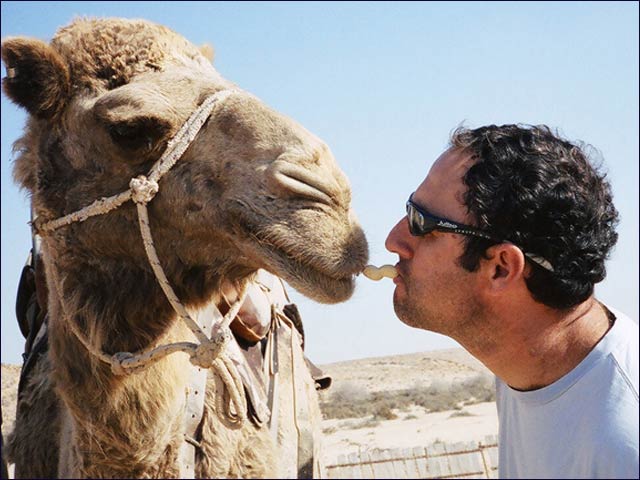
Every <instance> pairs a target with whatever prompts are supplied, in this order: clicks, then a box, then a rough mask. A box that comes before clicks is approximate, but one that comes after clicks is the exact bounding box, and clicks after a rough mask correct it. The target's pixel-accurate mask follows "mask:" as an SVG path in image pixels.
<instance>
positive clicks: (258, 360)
mask: <svg viewBox="0 0 640 480" xmlns="http://www.w3.org/2000/svg"><path fill="white" fill-rule="evenodd" d="M237 297H238V292H237V290H236V289H235V287H234V286H232V285H231V284H225V285H224V286H223V299H224V300H223V301H222V303H221V304H220V305H218V309H219V310H220V312H221V313H222V314H223V315H224V314H226V313H227V312H228V310H229V308H230V305H231V304H232V303H233V302H234V301H235V300H236V299H237ZM46 298H47V285H46V279H45V276H44V268H43V265H42V258H41V257H40V255H39V254H37V253H36V254H35V255H34V254H33V252H31V253H30V254H29V257H28V259H27V262H26V264H25V266H24V268H23V269H22V274H21V276H20V281H19V284H18V292H17V296H16V317H17V319H18V325H19V327H20V331H21V333H22V335H23V336H24V338H25V348H24V353H23V354H22V357H23V365H22V370H21V372H20V381H19V384H18V397H20V396H21V394H22V392H23V391H24V385H25V384H26V380H27V379H28V378H29V375H30V373H31V371H32V370H33V367H34V366H35V365H36V363H37V362H38V359H39V357H40V356H41V355H42V354H44V353H46V351H47V350H48V335H47V320H48V316H47V303H46ZM283 325H284V327H286V326H289V327H290V328H295V329H296V331H297V332H298V333H299V335H300V337H301V345H302V348H304V329H303V326H302V318H301V316H300V312H299V311H298V308H297V306H296V305H295V304H294V303H291V301H290V300H289V296H288V294H287V292H286V290H285V287H284V284H283V282H282V281H281V280H280V279H279V278H278V277H276V276H274V275H272V274H270V273H269V272H267V271H265V270H259V271H258V274H257V276H256V278H255V279H254V281H253V282H252V283H251V285H249V286H248V291H247V295H246V298H245V301H244V302H243V304H242V306H241V308H240V310H239V312H238V314H237V315H236V317H235V319H234V320H233V321H232V323H231V325H230V328H231V331H232V332H233V335H234V337H235V339H236V344H237V345H235V344H233V342H232V344H231V356H232V358H233V357H234V352H235V361H236V363H237V364H239V365H244V366H245V367H246V365H248V366H249V367H250V372H249V373H248V372H247V369H246V368H243V371H244V374H242V375H241V376H242V379H243V384H244V387H245V391H246V392H247V393H248V395H247V400H248V402H247V404H248V407H247V408H248V412H247V414H248V417H249V418H250V419H251V420H252V421H253V422H254V423H255V424H256V425H261V424H263V423H264V422H265V421H267V420H269V419H270V416H271V412H270V410H272V408H271V407H272V402H271V401H270V400H269V398H268V392H269V389H270V387H269V385H268V383H269V382H268V375H265V372H268V371H269V369H270V368H271V369H272V367H273V365H272V363H273V362H272V358H273V356H274V355H275V356H276V357H277V352H274V351H273V345H277V342H273V341H272V337H273V333H274V332H276V331H277V328H279V327H278V326H280V328H283ZM239 354H242V356H243V358H240V357H239V356H238V355H239ZM268 355H271V357H272V358H269V357H268ZM305 361H306V365H307V367H308V369H309V371H310V373H311V376H312V378H313V379H314V381H315V384H316V389H318V390H321V389H326V388H329V386H330V385H331V377H329V376H327V375H324V373H323V372H322V370H320V369H319V368H318V367H317V366H315V365H314V364H313V363H312V362H311V361H310V360H309V359H308V358H307V357H306V356H305ZM241 373H242V372H241Z"/></svg>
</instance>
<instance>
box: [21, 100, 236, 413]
mask: <svg viewBox="0 0 640 480" xmlns="http://www.w3.org/2000/svg"><path fill="white" fill-rule="evenodd" d="M236 92H238V91H237V90H222V91H219V92H217V93H215V94H213V95H211V96H210V97H209V98H207V99H206V100H205V101H204V102H203V103H202V105H200V107H198V109H197V110H196V111H195V112H194V113H193V114H192V115H191V116H190V117H189V119H187V121H186V122H185V123H184V125H183V126H182V127H181V128H180V130H179V131H178V133H177V134H176V135H175V136H174V137H173V138H172V139H171V140H170V141H169V142H168V144H167V148H166V150H165V152H164V153H163V154H162V156H161V157H160V159H159V160H158V161H157V162H156V163H155V164H154V165H153V167H152V168H151V170H150V171H149V174H148V175H147V176H144V175H140V176H138V177H136V178H133V179H131V181H130V183H129V190H127V191H125V192H122V193H120V194H117V195H113V196H111V197H108V198H104V197H103V198H101V199H100V200H96V201H95V202H93V203H92V204H91V205H89V206H87V207H84V208H82V209H80V210H78V211H76V212H73V213H70V214H68V215H65V216H63V217H60V218H58V219H55V220H51V221H48V222H44V221H42V220H39V219H36V220H35V221H34V222H33V223H32V225H33V228H34V229H35V230H36V232H37V233H40V234H42V235H46V234H47V233H49V232H52V231H54V230H56V229H58V228H60V227H63V226H66V225H69V224H71V223H74V222H83V221H85V220H86V219H88V218H90V217H93V216H96V215H103V214H105V213H108V212H110V211H112V210H114V209H116V208H118V207H119V206H120V205H122V204H124V203H125V202H127V201H129V200H133V201H134V202H135V204H136V208H137V212H138V224H139V227H140V234H141V236H142V240H143V243H144V249H145V252H146V254H147V259H148V260H149V264H150V265H151V269H152V270H153V273H154V275H155V276H156V279H157V280H158V283H159V284H160V287H161V288H162V291H163V292H164V294H165V296H166V297H167V299H168V300H169V303H170V304H171V306H172V308H173V309H174V310H175V312H176V313H177V315H178V317H179V318H180V319H181V320H182V321H183V322H184V323H185V324H186V325H187V327H188V328H189V330H191V332H193V334H194V335H195V337H196V338H197V340H198V342H199V343H193V342H177V343H172V344H168V345H162V346H159V347H155V348H152V349H146V350H142V351H139V352H137V353H131V352H117V353H115V354H113V355H109V354H107V353H105V352H103V351H102V349H100V348H98V347H95V346H94V345H93V344H92V343H91V342H90V341H89V340H88V339H87V338H86V336H85V335H84V334H83V333H82V332H81V331H80V329H79V327H78V325H77V324H76V323H75V322H73V321H69V325H70V328H71V331H72V332H73V334H74V335H75V336H76V337H77V338H78V340H79V341H80V343H82V345H83V346H84V347H85V348H86V349H87V350H88V351H89V352H90V353H91V354H93V355H94V356H96V357H97V358H99V359H100V360H101V361H103V362H104V363H107V364H108V365H109V366H110V367H111V371H112V373H113V374H115V375H125V374H129V373H132V372H137V371H140V370H143V369H145V368H147V367H148V366H150V365H151V364H153V363H155V362H157V361H158V360H160V359H162V358H164V357H166V356H167V355H170V354H171V353H174V352H185V353H187V354H188V355H189V360H190V362H191V363H192V364H193V365H196V366H198V367H201V368H204V369H209V368H212V369H213V370H214V371H215V372H216V373H217V374H218V376H219V377H220V378H221V380H222V381H223V383H224V385H225V387H226V389H227V391H228V392H229V396H230V401H231V405H229V408H228V409H227V412H226V413H227V416H228V417H229V418H230V419H231V420H233V421H234V422H236V423H242V421H243V420H244V417H245V414H246V409H247V400H246V397H245V394H244V387H243V385H242V380H241V377H240V374H239V373H238V370H237V368H236V366H235V365H234V363H233V362H232V361H231V360H230V359H229V357H228V356H227V355H226V354H225V347H226V345H227V344H228V342H229V341H230V340H231V338H232V334H231V331H230V329H229V325H230V324H231V321H232V320H233V319H234V317H235V316H236V315H237V313H238V311H239V310H240V307H241V306H242V303H243V302H244V300H245V297H246V293H247V289H246V285H245V287H244V288H243V289H242V291H241V292H240V295H239V297H238V300H237V301H236V302H235V303H234V304H233V305H231V308H230V309H229V311H228V312H227V314H226V315H225V316H224V317H223V319H222V321H221V322H220V325H219V328H218V330H217V332H216V333H215V334H213V335H212V337H211V338H209V337H208V336H207V334H206V333H205V332H204V331H203V330H202V328H201V327H200V325H198V323H197V322H196V321H194V320H193V318H191V316H190V315H189V313H188V312H187V309H186V308H185V307H184V305H182V303H181V302H180V300H179V299H178V297H177V296H176V294H175V292H174V291H173V288H172V287H171V285H170V284H169V281H168V279H167V276H166V275H165V273H164V270H163V269H162V266H161V264H160V259H159V258H158V255H157V252H156V249H155V247H154V244H153V238H152V236H151V229H150V228H149V215H148V211H147V203H149V202H150V201H151V200H152V199H153V198H154V196H155V195H156V193H158V190H159V188H160V187H159V185H158V182H159V180H160V179H161V178H162V176H163V175H164V174H165V173H167V172H168V171H169V170H170V169H171V167H173V166H174V165H175V163H176V162H177V161H178V160H179V159H180V157H182V155H183V154H184V152H185V151H186V150H187V148H188V147H189V145H190V144H191V142H193V140H194V139H195V137H196V135H197V134H198V132H199V131H200V129H201V128H202V126H203V125H204V123H205V122H206V120H207V119H208V118H209V116H210V115H211V113H212V111H213V109H214V107H215V106H216V104H218V103H220V102H221V101H223V100H224V99H226V98H227V97H228V96H229V95H231V94H233V93H236ZM53 270H55V269H53ZM51 273H52V275H53V279H54V282H55V284H56V285H61V284H60V283H59V281H58V280H57V278H56V277H57V272H55V271H53V272H51ZM61 305H62V308H63V310H64V302H61ZM63 313H64V314H65V316H67V315H66V312H64V311H63ZM231 407H233V408H231Z"/></svg>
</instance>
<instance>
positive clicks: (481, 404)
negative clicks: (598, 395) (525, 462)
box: [2, 349, 498, 465]
mask: <svg viewBox="0 0 640 480" xmlns="http://www.w3.org/2000/svg"><path fill="white" fill-rule="evenodd" d="M320 367H321V368H322V370H323V371H324V372H325V373H327V374H329V375H330V376H331V377H332V379H333V383H332V385H331V387H330V388H329V389H328V390H326V391H323V392H321V396H320V399H321V402H322V408H323V414H324V416H325V419H324V421H323V425H322V428H323V432H324V438H323V456H324V463H325V464H326V465H331V464H333V463H334V461H335V460H336V459H337V458H338V455H344V454H349V453H351V452H357V451H363V450H374V449H387V448H410V447H415V446H426V445H430V444H432V443H434V442H446V443H448V442H465V441H472V440H476V441H480V440H483V439H484V438H485V437H487V436H490V435H496V434H497V432H498V421H497V414H496V408H495V402H494V401H492V400H491V401H483V400H486V398H481V396H482V395H485V394H486V395H488V394H489V393H487V392H491V391H492V389H493V387H492V377H491V376H490V375H489V372H488V370H487V369H486V368H485V367H484V366H483V365H482V364H481V363H479V362H478V361H477V360H475V359H474V358H473V357H471V356H470V355H469V354H468V353H466V352H465V351H464V350H462V349H448V350H436V351H429V352H423V353H415V354H410V355H398V356H389V357H377V358H367V359H358V360H352V361H346V362H339V363H332V364H327V365H321V366H320ZM19 373H20V367H19V366H16V365H5V364H3V365H2V434H3V436H5V438H6V435H7V433H8V432H9V431H10V430H11V428H12V425H13V419H14V415H15V402H16V396H17V387H18V377H19ZM465 382H466V383H465ZM477 392H480V393H479V394H478V393H477ZM474 395H475V396H474ZM414 401H415V402H417V403H419V405H417V404H416V403H414ZM358 402H360V403H358ZM367 409H369V410H367ZM434 410H435V411H434ZM352 412H353V413H355V414H354V415H353V416H350V415H352Z"/></svg>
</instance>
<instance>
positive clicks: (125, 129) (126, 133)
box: [108, 117, 169, 152]
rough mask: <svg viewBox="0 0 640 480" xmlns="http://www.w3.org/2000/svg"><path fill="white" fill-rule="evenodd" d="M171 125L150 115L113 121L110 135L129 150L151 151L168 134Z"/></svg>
mask: <svg viewBox="0 0 640 480" xmlns="http://www.w3.org/2000/svg"><path fill="white" fill-rule="evenodd" d="M168 130H169V125H168V124H166V123H165V122H163V121H161V120H159V119H157V118H150V117H140V118H134V119H130V120H126V121H120V122H115V123H112V124H111V125H109V126H108V131H109V136H110V137H111V140H113V142H114V143H117V144H118V145H119V146H120V147H122V148H124V149H127V150H138V151H146V152H149V151H151V150H153V149H154V148H155V146H156V145H157V144H158V142H159V141H160V140H162V138H163V137H164V136H165V135H166V133H167V132H168Z"/></svg>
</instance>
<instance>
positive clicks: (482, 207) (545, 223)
mask: <svg viewBox="0 0 640 480" xmlns="http://www.w3.org/2000/svg"><path fill="white" fill-rule="evenodd" d="M451 147H452V148H455V149H463V150H464V151H466V152H468V153H470V154H471V155H472V157H473V159H474V163H473V165H472V166H471V167H470V168H469V170H468V171H467V172H466V174H465V176H464V178H463V181H464V183H465V185H466V186H467V191H466V193H465V195H464V203H465V205H466V207H467V209H468V211H469V213H470V214H471V216H472V218H473V219H474V220H475V222H476V225H477V226H478V227H480V228H482V229H484V230H486V231H489V232H492V233H493V234H494V235H495V236H496V237H498V238H501V239H504V240H507V241H510V242H512V243H514V244H515V245H517V246H519V247H520V248H521V249H522V250H523V251H525V252H528V253H532V254H536V255H539V256H541V257H544V258H545V259H546V260H548V261H549V262H550V263H551V264H552V265H553V272H551V271H548V270H546V269H544V268H542V267H541V266H539V265H537V264H535V263H533V262H529V263H530V264H531V266H532V268H531V274H530V275H529V277H528V278H527V279H526V283H527V287H528V289H529V291H530V292H531V294H532V296H533V298H534V299H535V300H536V301H538V302H541V303H543V304H545V305H547V306H549V307H552V308H556V309H566V308H570V307H573V306H575V305H578V304H579V303H581V302H583V301H584V300H586V299H587V298H589V296H591V295H592V293H593V287H594V285H595V284H596V283H598V282H600V281H602V280H603V279H604V277H605V275H606V271H605V265H604V262H605V260H606V259H607V257H608V255H609V252H610V251H611V249H612V248H613V246H614V245H615V243H616V241H617V240H618V234H617V233H616V231H615V228H616V226H617V223H618V212H617V210H616V208H615V207H614V205H613V202H612V198H611V187H610V185H609V183H608V182H607V180H606V175H604V174H602V173H600V172H599V171H598V166H596V165H592V164H591V162H590V160H589V159H588V158H587V153H586V152H585V150H586V147H585V146H583V145H582V144H580V145H578V144H573V143H571V142H569V141H567V140H564V139H562V138H560V136H559V135H557V134H554V133H553V132H552V131H551V130H550V129H549V127H547V126H545V125H540V126H531V125H502V126H496V125H490V126H486V127H481V128H477V129H474V130H470V129H467V128H464V127H460V128H458V129H456V130H455V131H454V132H453V134H452V135H451ZM495 243H496V242H492V241H490V240H485V239H482V238H475V237H467V238H466V246H465V252H464V253H463V254H462V256H461V257H460V263H461V265H462V266H463V267H464V268H465V269H467V270H469V271H474V270H476V269H477V268H478V266H479V262H480V258H481V257H482V256H484V255H485V252H486V250H487V248H488V247H489V246H491V245H492V244H495Z"/></svg>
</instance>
